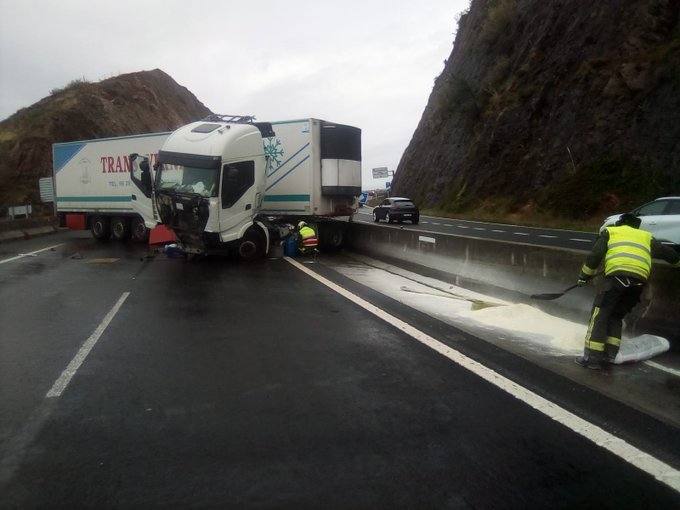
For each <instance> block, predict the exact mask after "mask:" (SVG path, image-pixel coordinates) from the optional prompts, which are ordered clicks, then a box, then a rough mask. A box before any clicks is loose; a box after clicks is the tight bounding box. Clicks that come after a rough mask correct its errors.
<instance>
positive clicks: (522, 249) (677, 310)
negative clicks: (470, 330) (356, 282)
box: [348, 223, 680, 349]
mask: <svg viewBox="0 0 680 510" xmlns="http://www.w3.org/2000/svg"><path fill="white" fill-rule="evenodd" d="M348 241H349V246H350V249H352V250H353V251H356V252H358V253H363V254H365V255H369V256H372V257H375V258H380V259H392V260H393V261H395V262H400V263H402V264H404V263H405V264H408V265H416V266H420V267H421V268H424V269H426V270H428V271H431V272H435V273H439V275H440V276H441V277H443V278H445V279H447V280H448V281H451V282H452V283H455V284H457V285H462V286H469V287H470V288H474V289H475V290H480V291H482V292H484V291H486V292H495V293H496V294H500V295H501V296H502V297H506V298H511V299H515V300H518V301H525V302H531V303H532V304H535V305H537V306H539V307H541V308H543V309H545V310H546V311H549V312H550V313H553V314H557V315H561V316H563V317H567V318H570V319H572V320H580V321H584V322H585V321H587V320H588V317H589V315H590V307H591V306H592V301H593V298H594V296H595V293H596V286H597V283H598V281H597V280H596V281H595V282H594V283H595V285H589V286H587V287H582V288H578V289H575V290H573V291H571V292H569V293H568V294H566V295H564V296H563V297H561V298H560V299H558V300H555V301H544V302H540V301H532V300H531V299H530V297H529V296H530V295H531V294H536V293H544V292H560V291H561V290H563V289H565V288H567V287H569V286H570V285H573V284H574V283H575V282H576V279H577V276H578V274H579V270H580V267H581V264H583V261H584V259H585V256H586V253H587V252H586V251H579V250H568V249H559V248H551V247H543V246H535V245H526V244H521V243H511V242H504V241H495V240H489V239H475V238H470V237H461V236H455V235H449V234H437V233H429V232H422V231H414V230H402V229H400V228H398V227H397V228H391V227H384V226H374V225H369V224H362V223H352V224H351V226H350V231H349V236H348ZM626 329H627V331H628V332H629V333H630V334H640V333H653V334H658V335H661V336H664V337H666V338H668V339H669V340H671V342H672V345H673V348H674V349H678V348H680V270H678V269H675V268H672V267H670V266H669V265H668V264H666V263H664V262H656V263H655V265H654V269H653V272H652V278H651V280H650V282H649V284H648V285H647V286H646V288H645V292H644V295H643V299H642V301H641V303H640V305H638V306H637V307H636V309H635V310H634V311H633V312H632V313H631V314H630V315H629V317H628V319H627V321H626Z"/></svg>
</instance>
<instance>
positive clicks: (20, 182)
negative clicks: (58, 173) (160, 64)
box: [0, 69, 210, 204]
mask: <svg viewBox="0 0 680 510" xmlns="http://www.w3.org/2000/svg"><path fill="white" fill-rule="evenodd" d="M209 114H210V110H208V109H207V108H206V107H205V106H204V105H203V103H201V102H200V101H199V100H198V99H196V97H195V96H194V95H193V94H192V93H191V92H190V91H189V90H188V89H186V88H185V87H182V86H181V85H179V84H178V83H177V82H176V81H175V80H173V79H172V78H171V77H170V76H168V75H167V74H166V73H164V72H163V71H161V70H160V69H154V70H153V71H141V72H137V73H130V74H123V75H120V76H116V77H113V78H108V79H106V80H103V81H100V82H98V83H87V82H82V81H74V82H72V83H71V84H69V85H68V86H66V87H65V88H63V89H61V90H54V91H52V94H51V95H50V96H48V97H46V98H44V99H42V100H40V101H38V102H37V103H35V104H33V105H31V106H29V107H27V108H23V109H21V110H19V111H18V112H16V113H15V114H14V115H12V116H11V117H9V118H7V119H5V120H4V121H2V122H0V204H20V203H24V202H26V201H32V202H33V203H36V202H38V197H37V181H38V178H39V177H43V176H49V175H51V172H52V143H54V142H68V141H72V140H85V139H90V138H105V137H109V136H124V135H132V134H138V133H150V132H158V131H169V130H172V129H175V128H176V127H179V126H181V125H183V124H186V123H188V122H192V121H194V120H198V119H201V118H203V117H205V116H206V115H209Z"/></svg>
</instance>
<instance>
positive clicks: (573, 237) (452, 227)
mask: <svg viewBox="0 0 680 510" xmlns="http://www.w3.org/2000/svg"><path fill="white" fill-rule="evenodd" d="M353 221H358V222H360V223H372V224H375V225H380V226H385V227H391V228H401V227H404V228H405V229H407V230H416V231H424V232H434V233H438V234H453V235H457V236H462V237H478V238H482V239H495V240H499V241H510V242H517V243H524V244H535V245H540V246H552V247H557V248H569V249H573V250H586V251H587V250H590V249H591V248H592V246H593V244H594V243H595V239H597V234H595V233H591V232H579V231H572V230H559V229H543V228H534V227H522V226H519V225H506V224H499V223H484V222H477V221H468V220H458V219H453V218H436V217H432V216H421V217H420V223H419V224H418V225H412V224H411V223H408V222H407V223H403V224H399V225H388V224H386V223H384V222H379V223H374V221H373V218H372V212H370V213H369V212H362V211H360V212H359V213H357V215H355V217H354V220H353Z"/></svg>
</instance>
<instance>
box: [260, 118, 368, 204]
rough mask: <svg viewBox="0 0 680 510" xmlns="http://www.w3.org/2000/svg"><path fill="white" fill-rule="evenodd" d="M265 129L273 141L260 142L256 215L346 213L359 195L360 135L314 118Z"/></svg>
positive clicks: (344, 127)
mask: <svg viewBox="0 0 680 510" xmlns="http://www.w3.org/2000/svg"><path fill="white" fill-rule="evenodd" d="M271 125H272V128H273V129H274V132H275V136H273V137H269V138H264V147H265V156H267V158H268V168H267V180H266V186H265V195H264V201H263V203H262V208H261V212H262V213H263V214H271V215H283V216H316V217H329V216H347V215H349V214H352V212H353V211H354V202H355V197H356V196H358V195H359V194H360V193H361V144H360V140H361V138H360V136H361V132H360V130H358V129H357V128H352V127H350V126H343V125H339V124H334V123H330V122H325V121H322V120H318V119H298V120H287V121H278V122H272V123H271ZM324 130H325V132H324ZM331 130H332V131H331ZM343 130H344V131H343ZM347 130H352V131H351V132H348V131H347ZM329 133H331V134H329ZM338 140H340V141H339V142H338ZM348 140H349V142H348ZM348 144H349V145H350V147H349V148H348V147H346V146H347V145H348ZM350 158H352V159H350Z"/></svg>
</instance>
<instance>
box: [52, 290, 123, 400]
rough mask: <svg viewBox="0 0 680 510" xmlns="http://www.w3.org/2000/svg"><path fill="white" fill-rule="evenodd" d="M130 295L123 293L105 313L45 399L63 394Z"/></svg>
mask: <svg viewBox="0 0 680 510" xmlns="http://www.w3.org/2000/svg"><path fill="white" fill-rule="evenodd" d="M129 295H130V293H129V292H123V294H122V295H121V296H120V298H118V301H116V304H115V305H113V307H112V308H111V310H109V313H107V314H106V315H105V316H104V318H103V319H102V321H101V322H100V323H99V325H98V326H97V327H96V329H95V330H94V331H93V332H92V334H91V335H90V336H89V337H88V339H87V340H85V342H84V343H83V345H82V346H81V347H80V349H78V352H77V353H76V355H75V356H73V359H72V360H71V362H70V363H69V364H68V366H67V367H66V368H65V369H64V371H63V372H62V373H61V375H60V376H59V378H58V379H57V380H56V381H54V384H53V385H52V387H51V388H50V390H49V391H48V392H47V394H46V395H45V398H55V397H60V396H61V394H62V393H63V392H64V390H65V389H66V387H67V386H68V383H70V382H71V379H72V378H73V376H74V375H75V374H76V372H77V371H78V369H79V368H80V365H82V364H83V361H85V358H87V355H88V354H90V351H91V350H92V348H93V347H94V345H95V344H96V343H97V340H99V337H100V336H102V333H104V331H105V330H106V328H107V327H108V325H109V324H110V323H111V321H112V320H113V318H114V317H115V316H116V314H117V313H118V310H120V307H121V306H123V303H125V300H126V299H127V298H128V296H129Z"/></svg>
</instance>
